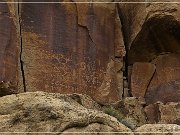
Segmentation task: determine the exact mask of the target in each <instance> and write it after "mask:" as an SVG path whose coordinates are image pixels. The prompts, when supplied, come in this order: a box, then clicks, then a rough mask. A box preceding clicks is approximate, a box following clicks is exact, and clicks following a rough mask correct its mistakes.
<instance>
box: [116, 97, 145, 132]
mask: <svg viewBox="0 0 180 135" xmlns="http://www.w3.org/2000/svg"><path fill="white" fill-rule="evenodd" d="M113 106H114V108H115V109H116V110H119V111H120V112H121V113H122V114H123V115H124V118H123V119H122V122H123V124H126V126H128V127H129V128H132V129H135V128H137V127H139V126H141V125H143V124H146V123H147V121H146V116H145V112H144V110H143V104H141V101H139V99H138V98H136V97H125V98H124V99H123V100H121V101H119V102H117V103H116V104H114V105H113Z"/></svg>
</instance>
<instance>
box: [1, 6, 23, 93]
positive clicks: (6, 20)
mask: <svg viewBox="0 0 180 135" xmlns="http://www.w3.org/2000/svg"><path fill="white" fill-rule="evenodd" d="M18 55H19V48H18V38H17V28H16V26H15V24H14V22H13V19H12V16H11V13H10V11H9V8H8V5H7V4H6V3H4V4H3V3H1V4H0V82H1V86H0V96H3V95H6V94H12V93H13V91H14V92H17V85H18V70H17V69H18V62H19V57H18ZM6 84H11V86H12V87H11V90H10V89H8V88H7V89H6V88H5V85H6Z"/></svg>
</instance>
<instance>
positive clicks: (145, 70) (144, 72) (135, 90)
mask: <svg viewBox="0 0 180 135" xmlns="http://www.w3.org/2000/svg"><path fill="white" fill-rule="evenodd" d="M154 72H155V65H153V64H151V63H140V62H137V63H134V64H133V69H132V74H131V93H132V95H133V96H134V97H144V95H145V93H146V90H147V88H148V86H149V83H150V81H151V79H152V77H153V74H154Z"/></svg>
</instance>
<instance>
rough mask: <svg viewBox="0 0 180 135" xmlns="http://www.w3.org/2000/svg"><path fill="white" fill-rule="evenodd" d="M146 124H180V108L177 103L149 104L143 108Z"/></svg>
mask: <svg viewBox="0 0 180 135" xmlns="http://www.w3.org/2000/svg"><path fill="white" fill-rule="evenodd" d="M144 111H145V113H146V116H147V119H148V122H149V123H151V124H153V123H163V124H178V125H179V124H180V123H179V118H180V108H179V103H175V102H168V103H166V104H163V103H162V102H157V103H154V104H150V105H148V106H146V107H145V108H144Z"/></svg>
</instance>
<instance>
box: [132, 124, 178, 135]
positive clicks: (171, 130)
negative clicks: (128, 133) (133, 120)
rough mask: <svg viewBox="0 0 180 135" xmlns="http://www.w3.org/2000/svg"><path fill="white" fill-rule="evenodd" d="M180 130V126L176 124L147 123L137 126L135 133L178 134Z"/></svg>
mask: <svg viewBox="0 0 180 135" xmlns="http://www.w3.org/2000/svg"><path fill="white" fill-rule="evenodd" d="M136 132H138V133H136ZM140 132H143V133H140ZM163 132H164V133H163ZM179 132H180V126H179V125H176V124H146V125H143V126H141V127H139V128H137V129H136V131H135V135H144V134H148V135H157V134H161V135H169V134H171V135H177V134H178V133H179Z"/></svg>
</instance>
